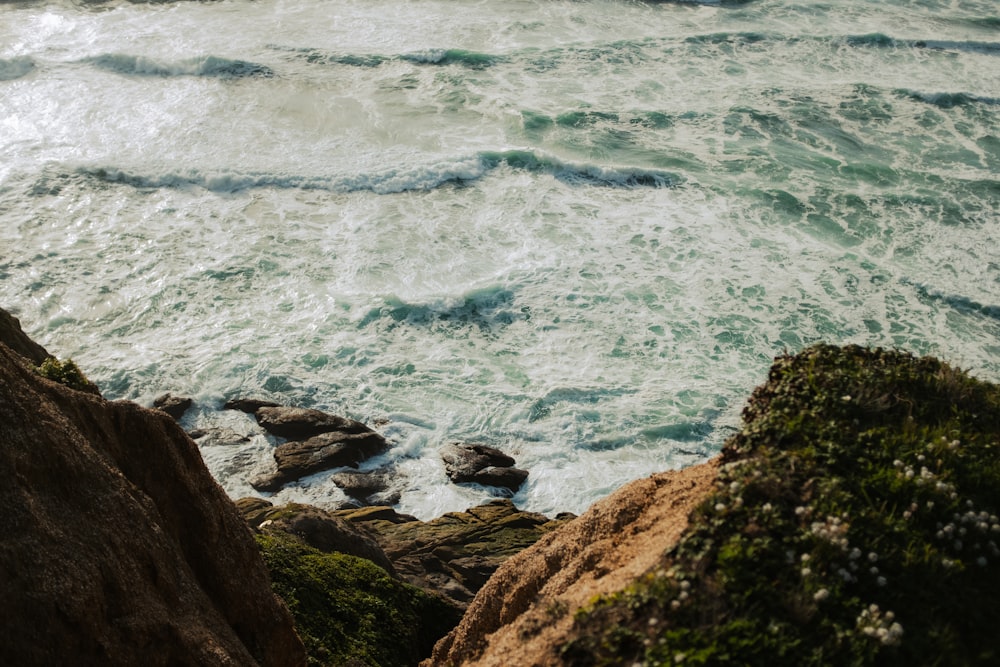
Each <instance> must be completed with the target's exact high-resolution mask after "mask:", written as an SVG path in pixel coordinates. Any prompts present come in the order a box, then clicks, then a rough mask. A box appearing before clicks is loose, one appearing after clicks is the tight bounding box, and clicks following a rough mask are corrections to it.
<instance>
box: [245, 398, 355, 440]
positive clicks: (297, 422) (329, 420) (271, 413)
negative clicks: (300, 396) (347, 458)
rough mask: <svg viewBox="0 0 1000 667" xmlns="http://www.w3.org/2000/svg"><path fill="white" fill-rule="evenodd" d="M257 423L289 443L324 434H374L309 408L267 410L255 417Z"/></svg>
mask: <svg viewBox="0 0 1000 667" xmlns="http://www.w3.org/2000/svg"><path fill="white" fill-rule="evenodd" d="M254 416H255V417H256V418H257V423H258V424H260V425H261V426H262V427H263V428H264V430H266V431H267V432H268V433H270V434H271V435H276V436H278V437H279V438H286V439H288V440H305V439H307V438H312V437H314V436H317V435H320V434H322V433H330V432H334V431H336V432H340V433H373V431H372V430H371V429H370V428H368V427H367V426H365V425H364V424H362V423H361V422H359V421H355V420H353V419H347V418H346V417H338V416H336V415H331V414H327V413H325V412H321V411H320V410H312V409H309V408H289V407H284V406H273V407H272V406H265V407H261V408H258V409H257V411H256V412H255V413H254Z"/></svg>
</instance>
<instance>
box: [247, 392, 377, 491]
mask: <svg viewBox="0 0 1000 667" xmlns="http://www.w3.org/2000/svg"><path fill="white" fill-rule="evenodd" d="M265 409H267V408H265ZM273 409H277V408H273ZM355 423H358V422H355ZM362 426H364V425H362ZM364 428H365V429H367V427H364ZM387 447H388V445H387V443H386V441H385V438H383V437H382V436H381V435H379V434H378V433H376V432H375V431H372V430H366V431H364V432H344V431H333V432H326V433H320V434H319V435H316V436H313V437H311V438H309V439H308V440H306V441H304V442H297V441H296V442H286V443H284V444H281V445H278V446H277V447H276V448H275V450H274V461H275V463H277V470H275V471H273V472H270V473H266V474H264V475H261V476H259V477H257V478H256V479H254V480H252V481H251V482H250V484H251V485H252V486H253V487H254V488H255V489H257V490H258V491H277V490H278V489H280V488H281V487H282V486H284V485H285V484H287V483H289V482H293V481H295V480H297V479H301V478H302V477H305V476H307V475H312V474H314V473H317V472H323V471H324V470H330V469H331V468H339V467H343V466H349V467H352V468H357V467H358V464H360V463H361V462H362V461H364V460H365V459H368V458H371V457H372V456H375V455H376V454H378V453H380V452H382V451H384V450H385V449H386V448H387Z"/></svg>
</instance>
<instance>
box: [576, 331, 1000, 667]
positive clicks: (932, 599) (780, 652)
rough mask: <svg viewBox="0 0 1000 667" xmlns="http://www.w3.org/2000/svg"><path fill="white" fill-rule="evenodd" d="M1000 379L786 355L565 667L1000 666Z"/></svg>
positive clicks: (913, 365)
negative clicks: (681, 527)
mask: <svg viewBox="0 0 1000 667" xmlns="http://www.w3.org/2000/svg"><path fill="white" fill-rule="evenodd" d="M998 449H1000V387H998V386H996V385H993V384H990V383H987V382H982V381H979V380H976V379H974V378H972V377H970V376H968V375H967V374H965V373H964V372H962V371H960V370H956V369H954V368H952V367H949V366H948V365H947V364H945V363H942V362H940V361H938V360H935V359H932V358H922V359H918V358H914V357H912V356H910V355H908V354H906V353H903V352H898V351H888V350H882V349H874V350H872V349H865V348H861V347H857V346H849V347H843V348H839V347H833V346H828V345H819V346H815V347H812V348H809V349H807V350H805V351H803V352H801V353H799V354H797V355H794V356H784V357H780V358H778V359H777V360H776V361H775V364H774V366H773V367H772V369H771V372H770V377H769V379H768V381H767V383H766V384H765V385H763V386H761V387H759V388H758V389H757V390H756V391H755V392H754V393H753V395H752V397H751V399H750V402H749V404H748V406H747V407H746V408H745V410H744V426H743V429H742V431H741V432H740V433H739V434H737V435H736V436H734V437H733V438H732V439H731V440H730V441H729V442H728V443H727V444H726V447H725V449H724V452H723V459H724V462H725V464H724V465H723V468H722V472H721V473H720V477H719V480H718V482H717V488H716V491H715V492H714V493H713V494H712V495H711V496H710V497H709V498H708V499H707V500H706V501H705V502H704V503H703V504H702V505H701V506H700V507H699V509H697V510H696V511H695V512H694V515H693V516H692V522H691V525H692V528H691V529H689V531H688V532H687V533H686V535H685V536H684V537H683V538H682V539H681V540H680V542H679V543H678V544H677V545H676V546H675V547H674V548H673V549H671V550H670V552H668V553H666V554H665V555H664V558H663V560H662V563H661V566H660V567H659V568H654V570H653V571H651V572H649V573H647V574H646V575H645V576H643V577H642V578H640V579H639V580H637V581H636V582H635V583H634V584H633V585H632V586H630V587H629V588H627V589H626V590H625V591H624V592H621V593H618V594H615V595H610V596H605V597H602V598H599V599H596V600H594V601H593V604H591V605H589V606H588V607H587V608H585V609H583V610H581V611H580V612H578V614H577V616H576V619H575V624H574V631H573V635H572V636H573V637H574V638H573V639H571V640H569V641H568V642H566V643H565V644H563V645H562V646H561V649H560V650H561V653H560V655H561V658H562V660H563V662H564V663H566V664H571V665H581V666H582V665H620V664H633V663H634V662H636V663H640V664H648V665H667V664H677V663H680V662H683V664H685V665H702V664H712V665H727V664H728V665H736V664H739V665H759V664H767V665H769V667H773V666H777V665H795V666H799V665H835V664H841V665H846V664H852V665H862V664H879V665H913V664H924V665H975V664H982V665H985V664H996V663H997V661H998V660H1000V637H998V635H997V633H996V628H997V627H998V626H1000V605H998V604H997V600H998V599H1000V548H998V544H1000V518H998V516H997V515H998V514H1000V452H998Z"/></svg>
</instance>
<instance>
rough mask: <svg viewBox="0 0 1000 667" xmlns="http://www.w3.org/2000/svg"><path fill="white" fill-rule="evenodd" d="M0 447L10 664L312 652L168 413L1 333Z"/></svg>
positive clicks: (282, 661) (258, 658)
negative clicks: (83, 387) (89, 387)
mask: <svg viewBox="0 0 1000 667" xmlns="http://www.w3.org/2000/svg"><path fill="white" fill-rule="evenodd" d="M32 361H33V360H32ZM0 442H2V447H0V478H2V479H3V480H4V483H3V484H2V485H0V506H2V507H3V508H4V511H3V512H0V535H2V536H3V537H2V539H0V581H2V582H3V584H2V587H3V606H4V614H3V618H4V620H3V622H2V627H3V636H4V641H3V642H0V664H4V665H57V664H63V665H69V664H101V665H135V664H143V665H153V666H155V665H168V664H184V665H205V666H209V665H233V666H237V665H274V666H286V665H287V666H288V667H292V666H299V665H303V664H304V663H305V653H304V650H303V646H302V643H301V642H300V640H299V639H298V637H297V635H296V633H295V631H294V629H293V627H292V620H291V617H290V615H289V613H288V609H287V608H286V607H285V606H284V604H282V603H281V602H280V601H279V600H278V599H277V598H276V597H275V595H274V593H273V592H272V590H271V586H270V583H269V578H268V574H267V570H266V569H265V567H264V563H263V561H262V559H261V556H260V553H259V550H258V548H257V545H256V544H255V543H254V540H253V537H252V535H251V533H250V531H249V530H248V528H247V526H246V523H245V522H244V521H243V519H242V518H241V517H240V515H239V514H238V513H237V511H236V508H235V507H234V506H233V504H232V502H231V501H230V500H229V499H228V498H227V497H226V495H225V492H224V491H223V490H222V488H221V487H220V486H219V485H218V484H217V483H216V482H215V481H214V480H213V479H212V477H211V475H210V474H209V472H208V470H207V468H206V467H205V465H204V463H203V461H202V459H201V456H200V455H199V453H198V448H197V447H196V446H195V444H194V443H193V442H192V441H191V440H190V439H189V438H188V437H187V436H186V434H185V433H184V432H183V431H182V430H181V428H180V427H179V426H178V425H177V423H176V422H175V421H174V420H173V419H171V418H169V417H168V416H167V415H165V414H164V413H162V412H160V411H158V410H149V409H146V408H142V407H140V406H138V405H135V404H134V403H129V402H125V401H121V402H110V401H105V400H103V399H102V398H100V397H99V396H95V395H92V394H86V393H82V392H79V391H73V390H71V389H68V388H67V387H64V386H62V385H60V384H57V383H54V382H49V381H47V380H44V379H43V378H41V377H40V376H39V375H38V374H37V373H36V372H35V370H34V368H33V367H32V366H31V365H30V364H29V362H28V361H26V359H25V358H24V357H23V356H22V354H21V353H15V352H14V351H13V350H12V349H10V348H8V347H7V346H5V345H2V344H0Z"/></svg>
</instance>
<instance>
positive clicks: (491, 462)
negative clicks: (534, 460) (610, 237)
mask: <svg viewBox="0 0 1000 667" xmlns="http://www.w3.org/2000/svg"><path fill="white" fill-rule="evenodd" d="M441 459H442V460H443V461H444V464H445V472H446V474H447V475H448V479H450V480H451V481H452V482H454V483H456V484H464V483H469V482H471V483H474V484H482V485H483V486H493V487H498V488H502V489H507V490H508V491H509V492H510V493H512V494H513V493H517V490H518V489H519V488H521V485H522V484H523V483H524V480H526V479H527V478H528V471H527V470H522V469H520V468H515V467H514V463H515V461H514V459H513V457H510V456H508V455H506V454H504V453H503V452H501V451H500V450H499V449H496V448H494V447H488V446H486V445H475V444H465V443H460V442H453V443H451V444H448V445H446V446H445V447H443V448H442V450H441Z"/></svg>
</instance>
